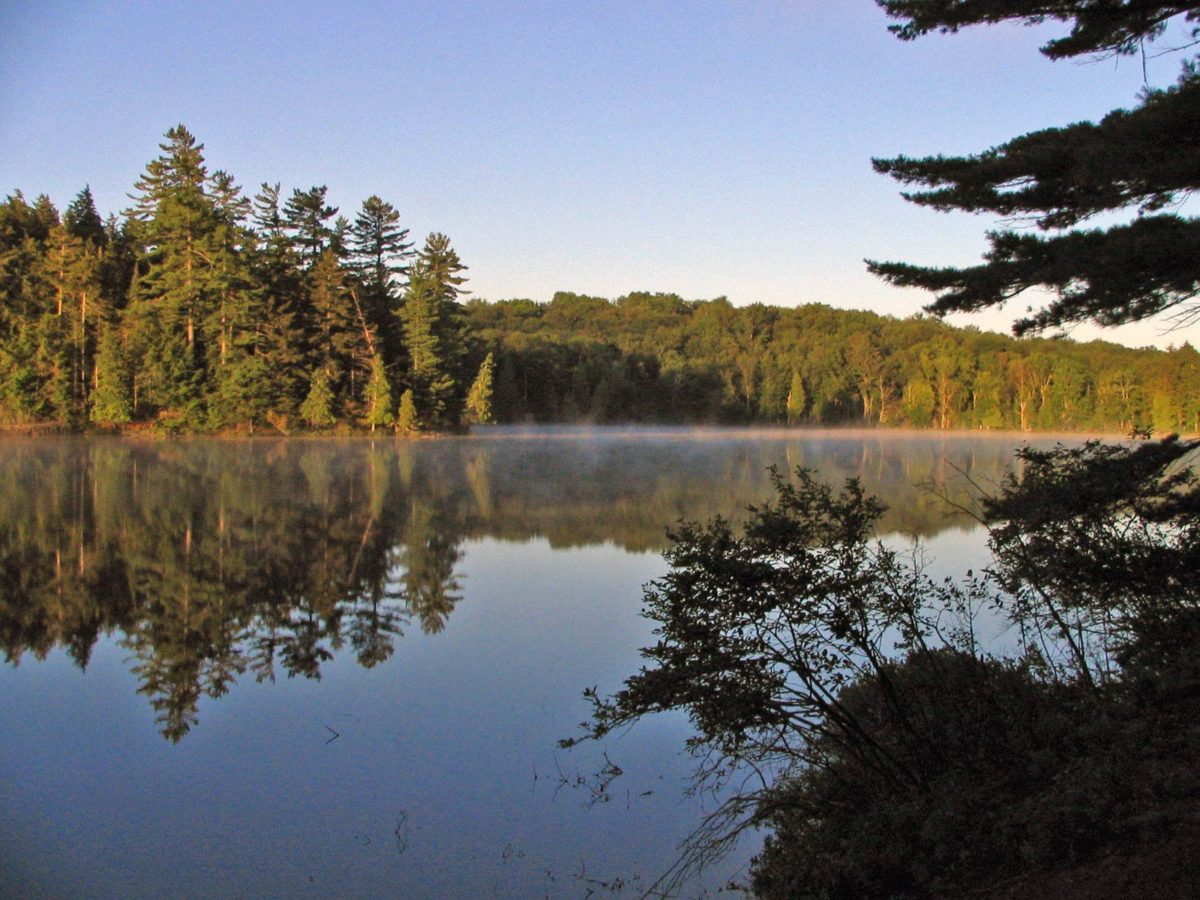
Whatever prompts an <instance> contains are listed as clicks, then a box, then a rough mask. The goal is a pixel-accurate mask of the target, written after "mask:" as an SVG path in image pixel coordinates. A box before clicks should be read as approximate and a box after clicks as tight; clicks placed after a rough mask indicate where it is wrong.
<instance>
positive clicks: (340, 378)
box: [0, 126, 1200, 432]
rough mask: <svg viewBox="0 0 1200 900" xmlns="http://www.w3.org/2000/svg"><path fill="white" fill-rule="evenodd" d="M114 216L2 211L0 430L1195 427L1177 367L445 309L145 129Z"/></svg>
mask: <svg viewBox="0 0 1200 900" xmlns="http://www.w3.org/2000/svg"><path fill="white" fill-rule="evenodd" d="M160 147H161V153H160V155H159V156H158V157H157V158H155V159H154V160H152V161H151V162H150V163H149V164H148V165H147V166H146V170H145V172H144V173H143V175H142V177H141V178H140V179H139V180H138V181H137V183H136V184H135V186H134V191H133V193H132V194H131V198H132V200H133V203H132V206H131V207H130V208H129V209H128V210H127V211H126V212H125V213H124V214H123V216H122V217H121V218H119V219H118V218H117V217H115V216H110V217H109V218H108V219H107V220H105V219H104V218H102V217H101V215H100V213H99V212H98V211H97V209H96V206H95V203H94V201H93V198H92V195H91V192H90V191H89V190H88V189H87V188H84V190H83V191H81V192H80V194H79V195H78V196H77V197H76V198H75V199H74V200H73V201H72V202H71V203H70V205H69V206H68V207H67V209H66V211H65V212H63V213H62V214H60V213H59V212H58V210H57V209H56V208H55V207H54V205H53V203H52V202H51V201H50V200H49V199H48V198H47V197H45V196H41V197H38V198H37V199H36V200H35V201H33V202H32V203H30V202H28V201H27V200H26V199H25V197H24V196H23V195H22V194H21V193H20V192H16V193H14V194H12V195H11V196H9V197H8V198H7V199H6V200H5V202H4V203H3V204H2V205H0V296H2V297H3V303H2V304H0V424H6V423H7V424H29V423H56V424H59V425H61V426H65V427H71V428H79V427H85V426H89V425H94V426H101V427H123V428H139V427H150V426H153V427H155V428H159V429H163V430H187V431H216V430H235V429H236V430H250V431H253V430H254V429H255V428H256V427H260V426H268V427H271V428H272V429H277V430H280V431H285V432H289V431H295V430H297V429H316V430H323V429H331V428H337V429H345V428H348V427H355V428H370V429H371V430H375V429H378V428H396V429H398V430H400V431H402V432H415V431H422V430H434V431H446V430H455V429H458V428H460V427H462V426H463V425H464V424H468V423H472V422H490V421H501V422H526V421H535V422H614V421H643V422H715V423H751V422H763V423H787V424H848V423H852V424H869V425H882V426H906V427H916V428H941V429H946V428H976V429H1020V430H1037V429H1079V430H1085V429H1094V430H1115V431H1128V430H1130V429H1133V428H1154V429H1158V430H1161V431H1195V430H1197V429H1198V427H1200V356H1198V355H1197V353H1196V351H1195V350H1194V349H1193V348H1192V347H1191V346H1190V345H1188V344H1184V345H1183V346H1181V347H1179V348H1176V349H1173V350H1171V351H1168V352H1161V351H1155V350H1140V351H1139V350H1131V349H1128V348H1124V347H1119V346H1115V345H1112V344H1107V343H1102V342H1092V343H1087V344H1077V343H1073V342H1070V341H1061V340H1060V341H1049V340H1041V339H1032V338H1030V339H1025V340H1014V339H1012V338H1008V337H1005V336H1002V335H997V334H992V333H987V332H981V331H977V330H972V329H955V328H951V327H949V326H947V325H945V324H943V323H941V322H939V321H937V320H935V319H930V318H921V317H917V318H911V319H902V320H901V319H894V318H890V317H885V316H879V315H875V314H873V313H868V312H855V311H845V310H835V309H832V308H830V307H827V306H822V305H816V304H809V305H805V306H801V307H798V308H778V307H769V306H764V305H761V304H753V305H751V306H748V307H744V308H735V307H734V306H732V305H731V304H730V303H728V302H727V301H726V300H724V299H720V298H719V299H716V300H711V301H685V300H683V299H682V298H680V297H678V296H675V295H673V294H651V293H632V294H628V295H626V296H623V297H620V298H618V299H617V300H615V301H610V300H606V299H603V298H598V297H589V296H583V295H579V294H573V293H566V292H560V293H558V294H556V295H555V296H554V298H553V299H552V300H551V301H550V302H549V303H545V304H539V303H534V302H532V301H528V300H506V301H500V302H496V303H488V302H485V301H482V300H470V301H468V302H465V303H464V302H463V300H464V295H465V293H466V291H465V289H464V283H465V276H464V274H463V273H464V272H465V271H466V266H465V265H464V264H463V262H462V260H461V259H460V258H459V256H458V253H457V252H456V251H455V249H454V248H453V246H452V245H451V243H450V240H449V239H448V238H447V237H446V236H445V235H443V234H438V233H434V234H430V235H429V237H428V238H427V239H426V241H425V242H424V245H423V246H421V247H420V249H416V245H415V243H414V242H413V241H412V240H410V237H409V231H408V229H407V228H404V227H402V226H401V223H400V216H399V213H398V212H397V210H396V209H395V207H394V206H392V204H390V203H388V202H386V201H384V200H382V199H380V198H379V197H376V196H372V197H369V198H367V199H366V200H365V201H363V203H362V206H361V209H360V210H359V211H358V212H357V213H356V215H355V216H354V218H353V220H350V219H348V218H346V217H345V216H342V215H338V210H337V209H336V208H335V207H333V206H331V205H329V204H328V203H327V201H326V188H325V187H324V186H314V187H311V188H309V189H307V190H300V189H296V190H293V191H292V192H291V194H290V195H286V196H285V194H284V193H283V191H282V190H281V187H280V185H279V184H263V185H261V186H260V188H259V190H258V191H257V192H256V193H255V194H254V195H253V196H251V197H247V196H246V195H245V194H244V193H243V191H242V189H241V188H240V187H239V186H238V185H237V184H236V183H235V181H234V179H233V177H232V176H230V175H229V174H228V173H226V172H224V171H221V170H215V171H211V172H210V171H209V169H208V167H207V165H206V163H205V160H204V153H203V150H204V148H203V145H202V144H199V143H198V142H197V141H196V139H195V138H194V137H193V136H192V135H191V134H190V133H189V132H188V131H187V129H186V128H184V127H183V126H177V127H176V128H173V129H171V130H170V131H168V132H167V135H166V140H165V141H164V142H163V143H162V144H161V145H160Z"/></svg>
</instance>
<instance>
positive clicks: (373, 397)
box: [363, 353, 396, 431]
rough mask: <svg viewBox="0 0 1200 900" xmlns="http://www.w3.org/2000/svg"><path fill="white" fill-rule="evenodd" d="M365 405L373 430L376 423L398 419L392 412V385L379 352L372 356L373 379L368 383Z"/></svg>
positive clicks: (388, 423)
mask: <svg viewBox="0 0 1200 900" xmlns="http://www.w3.org/2000/svg"><path fill="white" fill-rule="evenodd" d="M363 405H364V406H365V407H366V414H367V415H366V422H367V424H368V425H370V426H371V430H372V431H374V430H375V426H376V425H391V424H392V422H394V421H395V419H396V417H395V415H393V413H392V386H391V385H390V384H388V379H387V372H386V371H385V370H384V367H383V357H382V356H380V355H379V354H378V353H376V354H375V355H374V356H373V357H372V358H371V380H370V381H369V382H368V383H367V390H366V396H365V397H364V401H363Z"/></svg>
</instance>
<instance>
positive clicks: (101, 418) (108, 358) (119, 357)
mask: <svg viewBox="0 0 1200 900" xmlns="http://www.w3.org/2000/svg"><path fill="white" fill-rule="evenodd" d="M129 387H130V385H129V367H128V363H127V362H126V360H125V354H124V350H123V348H122V346H121V336H120V334H119V333H118V332H117V330H116V329H115V328H113V327H111V326H110V327H108V328H105V329H104V331H103V332H102V333H101V335H100V348H99V351H98V352H97V354H96V390H95V391H93V393H92V410H91V419H92V421H93V422H97V423H99V424H102V425H109V424H111V425H123V424H125V423H126V422H128V421H129V420H130V418H131V417H132V414H133V410H132V405H131V403H130V396H129Z"/></svg>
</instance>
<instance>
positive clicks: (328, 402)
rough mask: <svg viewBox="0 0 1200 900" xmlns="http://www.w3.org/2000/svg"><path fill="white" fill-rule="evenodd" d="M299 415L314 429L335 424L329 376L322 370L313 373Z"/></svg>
mask: <svg viewBox="0 0 1200 900" xmlns="http://www.w3.org/2000/svg"><path fill="white" fill-rule="evenodd" d="M300 415H301V417H302V418H303V419H304V421H305V422H307V423H308V424H309V425H311V426H313V427H314V428H324V427H327V426H329V425H333V424H335V423H336V422H337V416H336V415H335V414H334V396H333V391H332V390H331V389H330V387H329V376H327V375H326V374H325V370H324V369H317V371H316V372H314V373H313V376H312V381H311V386H310V387H309V390H308V396H307V397H305V398H304V402H303V403H301V404H300Z"/></svg>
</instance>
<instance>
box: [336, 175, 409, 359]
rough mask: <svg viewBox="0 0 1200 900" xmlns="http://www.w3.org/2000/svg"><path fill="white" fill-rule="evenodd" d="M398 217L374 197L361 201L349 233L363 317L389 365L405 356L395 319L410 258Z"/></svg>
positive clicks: (402, 340) (404, 233)
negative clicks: (376, 338) (401, 281)
mask: <svg viewBox="0 0 1200 900" xmlns="http://www.w3.org/2000/svg"><path fill="white" fill-rule="evenodd" d="M399 223H400V213H398V212H397V211H396V209H395V207H393V206H392V204H390V203H387V202H385V201H383V200H381V199H380V198H379V197H377V196H374V195H372V196H370V197H368V198H367V199H366V200H364V201H363V204H362V209H361V210H360V211H359V213H358V215H357V216H355V218H354V224H353V225H351V226H350V230H349V235H348V239H349V245H350V250H351V253H350V258H351V260H352V264H353V267H354V270H355V272H356V274H357V275H358V280H359V283H360V284H361V287H362V290H361V292H360V298H361V304H362V308H363V314H364V316H365V317H366V319H367V321H368V322H369V323H370V325H371V328H372V329H373V330H374V332H375V333H376V334H377V335H378V336H379V340H380V343H381V345H382V346H381V348H380V349H381V352H382V353H383V354H384V357H385V359H386V360H387V361H388V363H389V365H394V364H395V363H396V362H397V361H399V360H400V359H401V358H402V356H403V354H404V338H403V332H402V329H401V326H400V320H399V318H398V316H397V313H398V312H399V300H400V295H399V289H398V279H399V278H400V277H401V276H403V275H404V274H406V273H407V271H408V267H407V265H406V261H407V259H408V258H409V257H410V256H411V255H412V254H411V250H412V246H413V245H412V242H411V241H409V240H408V229H407V228H401V227H400V224H399Z"/></svg>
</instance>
